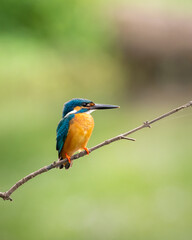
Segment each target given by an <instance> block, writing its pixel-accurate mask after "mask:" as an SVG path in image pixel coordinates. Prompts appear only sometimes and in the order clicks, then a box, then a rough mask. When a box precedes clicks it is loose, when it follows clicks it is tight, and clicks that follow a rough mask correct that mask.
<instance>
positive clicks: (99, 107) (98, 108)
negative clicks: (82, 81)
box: [90, 103, 119, 110]
mask: <svg viewBox="0 0 192 240" xmlns="http://www.w3.org/2000/svg"><path fill="white" fill-rule="evenodd" d="M112 108H119V106H116V105H106V104H97V103H96V104H95V105H93V106H91V107H90V109H93V110H102V109H112Z"/></svg>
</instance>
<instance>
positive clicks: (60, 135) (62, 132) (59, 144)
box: [56, 118, 71, 154]
mask: <svg viewBox="0 0 192 240" xmlns="http://www.w3.org/2000/svg"><path fill="white" fill-rule="evenodd" d="M70 120H71V118H63V119H61V121H60V122H59V124H58V126H57V138H56V149H57V151H58V153H59V154H60V152H61V150H62V148H63V145H64V142H65V140H66V137H67V134H68V130H69V122H70Z"/></svg>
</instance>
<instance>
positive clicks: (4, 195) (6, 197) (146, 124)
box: [0, 101, 192, 201]
mask: <svg viewBox="0 0 192 240" xmlns="http://www.w3.org/2000/svg"><path fill="white" fill-rule="evenodd" d="M190 106H192V101H190V102H188V103H187V104H184V105H182V106H180V107H177V108H175V109H173V110H172V111H170V112H167V113H165V114H163V115H161V116H159V117H157V118H154V119H153V120H151V121H146V122H144V123H143V124H142V125H140V126H139V127H136V128H134V129H132V130H130V131H128V132H125V133H122V134H120V135H118V136H116V137H113V138H111V139H107V140H105V141H104V142H102V143H100V144H98V145H96V146H94V147H92V148H90V149H89V152H90V153H91V152H93V151H95V150H97V149H98V148H101V147H103V146H105V145H108V144H111V143H112V142H115V141H118V140H122V139H126V140H131V141H135V139H133V138H127V137H126V136H128V135H130V134H132V133H134V132H136V131H139V130H141V129H143V128H146V127H149V128H150V127H151V124H153V123H155V122H157V121H159V120H161V119H163V118H166V117H168V116H169V115H171V114H174V113H176V112H178V111H180V110H182V109H185V108H188V107H190ZM86 154H87V152H86V151H82V152H80V153H78V154H75V155H73V156H72V157H71V160H75V159H78V158H80V157H83V156H85V155H86ZM65 162H67V159H63V160H62V161H60V160H58V161H56V162H53V163H52V164H50V165H48V166H45V167H42V168H40V169H39V170H37V171H35V172H33V173H30V174H29V175H27V176H26V177H24V178H22V179H21V180H19V181H18V182H17V183H15V184H14V185H13V186H12V187H11V188H10V189H9V190H8V191H6V192H0V198H2V199H4V200H10V201H12V199H11V197H10V196H11V194H12V193H13V192H14V191H16V190H17V189H18V188H19V187H20V186H22V185H23V184H24V183H26V182H28V181H29V180H30V179H32V178H34V177H36V176H38V175H40V174H42V173H44V172H47V171H49V170H51V169H53V168H56V167H58V166H59V165H60V164H61V163H65Z"/></svg>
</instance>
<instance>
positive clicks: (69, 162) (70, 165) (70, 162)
mask: <svg viewBox="0 0 192 240" xmlns="http://www.w3.org/2000/svg"><path fill="white" fill-rule="evenodd" d="M65 156H66V158H67V160H68V162H67V163H65V169H69V168H70V167H72V164H73V161H72V160H71V158H70V156H69V155H68V154H67V153H65Z"/></svg>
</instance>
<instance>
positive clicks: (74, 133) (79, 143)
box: [61, 113, 94, 158]
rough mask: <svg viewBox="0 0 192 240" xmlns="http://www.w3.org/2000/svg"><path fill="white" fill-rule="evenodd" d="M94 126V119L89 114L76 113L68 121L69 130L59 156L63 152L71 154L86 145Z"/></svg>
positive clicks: (63, 154) (63, 155)
mask: <svg viewBox="0 0 192 240" xmlns="http://www.w3.org/2000/svg"><path fill="white" fill-rule="evenodd" d="M93 128H94V120H93V117H92V116H91V115H90V114H87V113H78V114H75V117H74V118H73V119H72V120H71V121H70V126H69V131H68V134H67V138H66V140H65V143H64V146H63V149H62V151H61V156H62V157H63V158H65V153H67V154H68V155H69V156H72V155H73V154H74V153H75V152H76V151H78V150H81V149H83V148H84V147H86V145H87V142H88V140H89V138H90V136H91V133H92V131H93Z"/></svg>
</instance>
